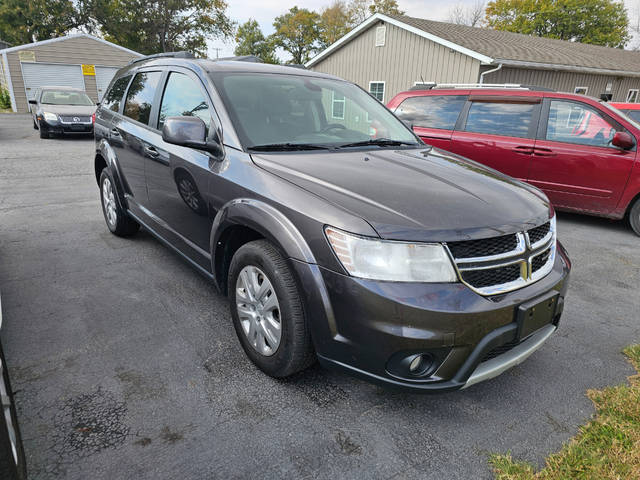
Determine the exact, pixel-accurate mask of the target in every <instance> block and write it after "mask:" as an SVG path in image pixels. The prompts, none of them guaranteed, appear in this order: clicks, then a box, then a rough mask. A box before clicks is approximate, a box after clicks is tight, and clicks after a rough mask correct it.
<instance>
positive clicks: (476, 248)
mask: <svg viewBox="0 0 640 480" xmlns="http://www.w3.org/2000/svg"><path fill="white" fill-rule="evenodd" d="M447 245H448V246H449V250H450V251H451V254H452V255H453V256H454V257H455V258H474V257H490V256H493V255H500V254H503V253H508V252H511V251H513V250H515V249H516V248H517V247H518V237H517V236H516V235H515V234H511V235H503V236H502V237H493V238H484V239H482V240H465V241H462V242H451V243H448V244H447Z"/></svg>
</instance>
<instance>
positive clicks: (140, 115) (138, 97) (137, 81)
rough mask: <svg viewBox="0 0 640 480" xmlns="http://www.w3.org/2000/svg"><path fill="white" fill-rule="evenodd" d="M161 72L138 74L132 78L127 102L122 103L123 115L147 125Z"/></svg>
mask: <svg viewBox="0 0 640 480" xmlns="http://www.w3.org/2000/svg"><path fill="white" fill-rule="evenodd" d="M161 76H162V72H140V73H136V76H135V77H133V81H132V82H131V86H129V91H128V92H127V100H126V101H125V103H124V112H123V113H124V115H125V116H127V117H129V118H131V119H133V120H136V121H138V122H140V123H144V124H148V123H149V115H151V107H152V106H153V97H154V96H155V94H156V89H157V88H158V82H159V81H160V77H161Z"/></svg>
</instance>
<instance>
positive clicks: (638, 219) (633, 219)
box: [629, 197, 640, 236]
mask: <svg viewBox="0 0 640 480" xmlns="http://www.w3.org/2000/svg"><path fill="white" fill-rule="evenodd" d="M629 224H631V228H632V229H633V231H634V232H635V233H636V235H639V236H640V197H639V198H636V201H635V202H634V204H633V206H632V207H631V210H629Z"/></svg>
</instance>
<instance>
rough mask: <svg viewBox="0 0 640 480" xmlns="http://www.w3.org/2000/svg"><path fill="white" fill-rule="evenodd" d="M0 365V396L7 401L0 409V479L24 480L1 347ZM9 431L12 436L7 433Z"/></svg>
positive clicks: (22, 461) (17, 433)
mask: <svg viewBox="0 0 640 480" xmlns="http://www.w3.org/2000/svg"><path fill="white" fill-rule="evenodd" d="M0 365H1V367H0V368H1V369H2V379H1V381H2V385H0V394H1V395H2V398H3V399H6V400H8V405H4V404H3V405H2V408H1V409H0V478H2V479H3V480H4V479H7V480H26V478H27V467H26V463H25V456H24V448H23V447H22V438H21V436H20V429H19V428H18V417H17V414H16V409H15V404H14V403H13V394H12V390H11V383H10V382H9V372H8V371H7V364H6V362H5V360H4V354H3V352H2V347H1V346H0ZM5 409H8V412H7V411H5ZM7 413H8V417H9V419H10V422H11V423H10V424H9V422H7ZM9 425H11V426H9ZM10 429H11V432H12V434H10V433H9V432H10Z"/></svg>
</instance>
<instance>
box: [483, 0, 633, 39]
mask: <svg viewBox="0 0 640 480" xmlns="http://www.w3.org/2000/svg"><path fill="white" fill-rule="evenodd" d="M486 14H487V17H486V18H487V25H488V26H489V27H491V28H495V29H496V30H506V31H509V32H517V33H524V34H527V35H537V36H539V37H549V38H559V39H561V40H570V41H574V42H582V43H592V44H596V45H604V46H607V47H616V48H623V47H624V45H625V44H626V43H627V41H628V40H629V33H628V27H629V18H628V17H627V11H626V9H625V7H624V4H623V3H622V2H618V1H615V0H493V1H491V2H489V4H488V5H487V10H486Z"/></svg>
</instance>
